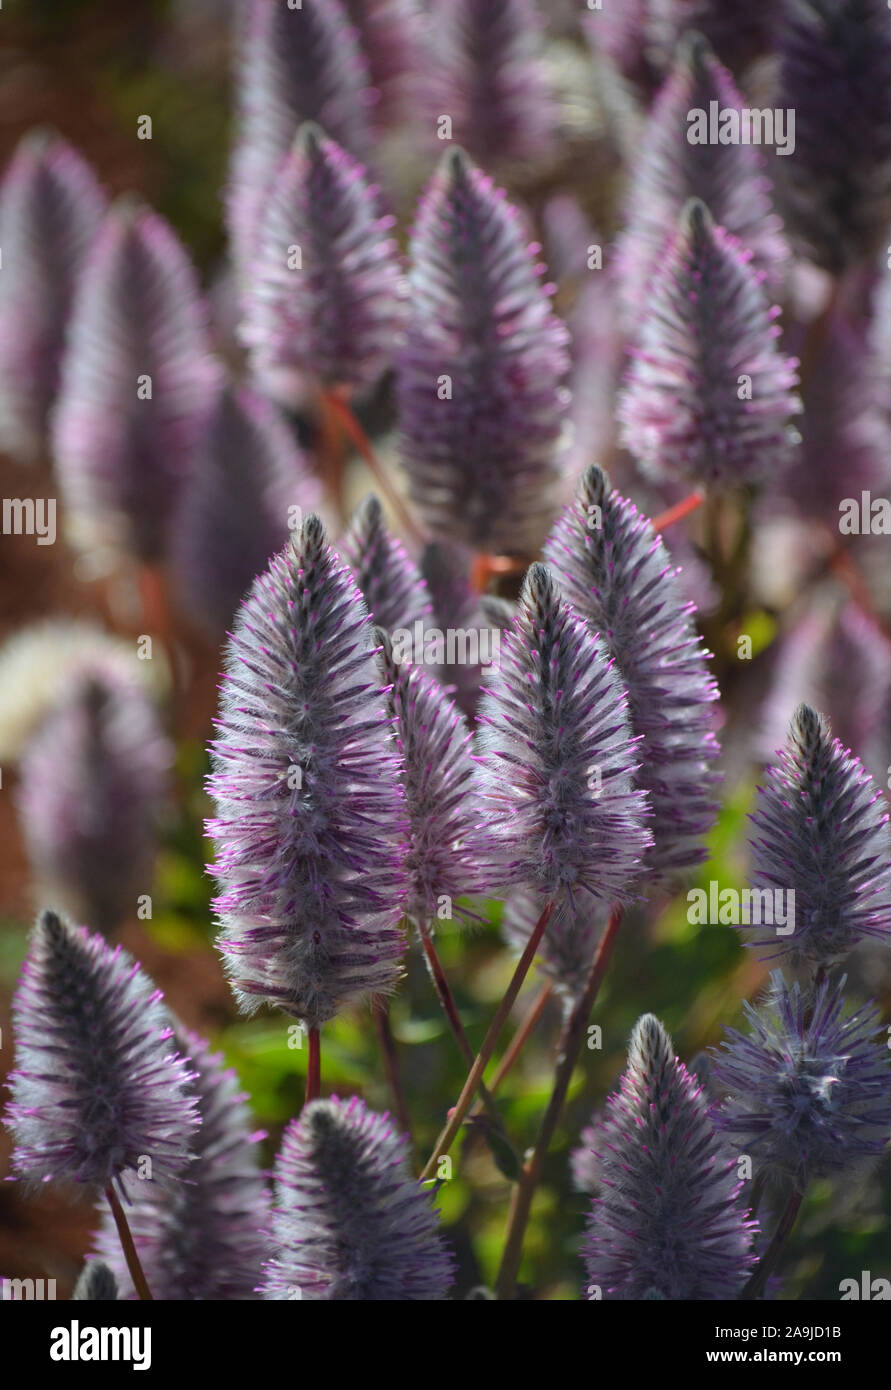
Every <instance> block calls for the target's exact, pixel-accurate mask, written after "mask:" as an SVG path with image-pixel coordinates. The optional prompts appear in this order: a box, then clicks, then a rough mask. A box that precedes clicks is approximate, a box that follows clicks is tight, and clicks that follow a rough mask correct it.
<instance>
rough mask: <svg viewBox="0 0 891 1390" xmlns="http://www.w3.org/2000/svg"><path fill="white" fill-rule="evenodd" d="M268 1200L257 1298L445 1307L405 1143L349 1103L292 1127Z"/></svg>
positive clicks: (428, 1221)
mask: <svg viewBox="0 0 891 1390" xmlns="http://www.w3.org/2000/svg"><path fill="white" fill-rule="evenodd" d="M275 1196H276V1206H275V1209H274V1213H273V1227H272V1237H273V1242H274V1244H275V1246H276V1249H277V1253H276V1255H275V1257H274V1258H273V1259H272V1260H270V1261H269V1262H268V1263H267V1265H266V1266H265V1278H264V1281H263V1286H262V1289H261V1293H262V1296H263V1298H265V1299H268V1300H281V1299H289V1298H295V1297H302V1298H303V1299H310V1300H312V1301H313V1302H319V1301H325V1300H332V1301H334V1300H340V1301H352V1302H356V1301H372V1302H394V1301H398V1302H419V1301H430V1300H442V1299H445V1298H446V1296H447V1294H448V1290H449V1287H450V1286H451V1283H452V1268H453V1262H452V1258H451V1256H450V1254H449V1253H448V1251H447V1249H446V1247H445V1245H444V1244H443V1241H442V1237H441V1236H440V1234H439V1231H438V1230H437V1213H436V1210H435V1209H434V1208H433V1207H432V1206H431V1205H430V1199H429V1196H428V1194H427V1193H426V1192H425V1191H424V1189H423V1188H422V1187H421V1186H420V1185H419V1184H418V1183H417V1182H416V1181H415V1180H414V1179H413V1178H412V1176H411V1174H410V1173H409V1170H408V1163H407V1157H406V1139H405V1138H404V1137H403V1136H401V1135H399V1134H397V1133H395V1131H394V1130H393V1128H392V1126H391V1124H390V1121H389V1117H388V1116H387V1115H376V1114H374V1113H373V1112H372V1111H370V1110H368V1109H366V1107H365V1104H364V1102H363V1101H361V1100H360V1099H359V1098H358V1096H352V1097H351V1098H350V1099H349V1100H345V1101H342V1100H339V1099H338V1098H337V1097H336V1096H332V1097H331V1099H330V1100H316V1101H313V1102H312V1103H311V1104H310V1105H307V1106H305V1107H304V1109H303V1110H302V1112H301V1114H300V1118H299V1119H297V1120H292V1121H291V1123H290V1125H289V1126H288V1128H287V1129H286V1130H285V1133H284V1137H283V1139H282V1147H281V1151H280V1152H279V1155H278V1158H277V1159H276V1165H275ZM297 1290H299V1293H298V1292H297Z"/></svg>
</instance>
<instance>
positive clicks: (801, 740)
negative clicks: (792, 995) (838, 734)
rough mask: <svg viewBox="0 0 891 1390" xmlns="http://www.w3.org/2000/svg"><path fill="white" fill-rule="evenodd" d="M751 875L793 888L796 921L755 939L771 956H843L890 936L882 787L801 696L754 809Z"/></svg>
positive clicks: (823, 960)
mask: <svg viewBox="0 0 891 1390" xmlns="http://www.w3.org/2000/svg"><path fill="white" fill-rule="evenodd" d="M752 823H753V826H754V834H753V835H752V838H751V847H752V875H751V877H752V884H753V886H754V887H755V888H756V889H768V890H773V891H774V892H778V891H779V892H785V893H786V897H787V901H788V899H789V896H790V894H792V893H794V916H790V925H791V924H792V922H793V921H794V930H793V931H792V932H791V933H790V934H785V933H787V932H788V927H786V928H785V929H784V934H783V935H780V934H773V933H772V934H771V935H769V936H763V937H760V938H759V939H757V940H755V941H753V942H752V943H751V944H752V945H754V946H770V947H771V952H770V956H771V959H774V958H777V957H780V956H791V957H792V958H793V959H795V960H799V959H801V958H804V959H805V960H809V961H813V962H815V963H817V964H820V965H829V964H832V963H833V962H835V961H839V960H841V959H842V958H843V957H844V956H846V955H847V954H848V953H849V952H850V951H852V950H853V948H854V947H855V946H856V945H857V944H858V943H859V942H860V941H861V940H862V939H863V938H864V937H867V936H871V937H877V938H879V939H880V940H885V941H887V940H889V939H891V832H889V828H888V809H887V804H886V802H885V798H884V797H883V795H882V793H881V791H880V790H879V788H878V787H877V786H876V784H875V782H874V781H873V780H872V778H871V777H870V775H869V773H868V772H867V771H866V769H865V768H864V766H863V764H862V763H861V762H860V760H859V758H855V757H853V755H852V754H851V753H850V752H848V751H847V750H846V749H845V748H843V747H842V745H841V743H840V742H839V740H838V739H833V737H832V735H831V733H830V731H829V727H828V725H827V724H826V721H825V720H824V719H823V718H822V717H821V715H819V714H817V713H816V712H815V711H814V710H812V709H811V708H810V707H809V706H808V705H799V707H798V709H797V710H796V712H795V715H794V716H793V719H792V726H791V729H790V733H789V739H788V742H787V744H786V747H785V748H784V749H783V750H782V751H781V753H780V755H779V761H778V762H777V764H776V765H775V766H774V767H770V768H768V769H767V774H766V777H765V784H764V787H763V788H761V789H759V793H758V800H757V805H756V808H755V811H754V813H753V815H752Z"/></svg>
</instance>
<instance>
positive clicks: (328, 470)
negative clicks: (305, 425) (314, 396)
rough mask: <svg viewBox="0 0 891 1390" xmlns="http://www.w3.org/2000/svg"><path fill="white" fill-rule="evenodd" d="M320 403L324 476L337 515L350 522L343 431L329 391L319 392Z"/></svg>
mask: <svg viewBox="0 0 891 1390" xmlns="http://www.w3.org/2000/svg"><path fill="white" fill-rule="evenodd" d="M318 402H319V432H318V451H319V459H320V463H321V468H322V476H323V478H324V480H325V482H326V484H327V485H328V487H329V488H330V490H331V496H332V498H333V499H334V505H335V507H336V508H337V514H338V516H339V517H340V519H341V521H344V522H345V521H347V520H348V516H347V508H346V502H345V499H344V489H343V472H344V469H343V442H344V436H343V429H342V427H341V422H340V418H339V416H338V415H336V414H335V411H334V407H333V406H332V404H331V397H330V395H329V394H328V392H327V391H320V392H319V396H318Z"/></svg>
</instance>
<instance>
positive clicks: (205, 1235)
mask: <svg viewBox="0 0 891 1390" xmlns="http://www.w3.org/2000/svg"><path fill="white" fill-rule="evenodd" d="M176 1042H177V1046H178V1047H179V1049H180V1052H181V1053H182V1055H183V1056H184V1057H185V1058H186V1061H187V1065H188V1067H189V1069H190V1071H191V1072H192V1073H193V1077H192V1081H191V1082H190V1085H189V1092H190V1094H191V1095H193V1096H194V1097H195V1098H196V1100H197V1102H198V1114H199V1117H200V1121H201V1126H200V1128H199V1130H198V1132H197V1134H196V1136H195V1139H194V1141H193V1150H194V1155H195V1157H194V1161H193V1162H192V1163H191V1165H190V1167H189V1172H188V1180H187V1181H184V1182H179V1183H176V1184H174V1185H170V1184H168V1185H166V1186H163V1185H162V1184H160V1183H158V1182H155V1181H154V1179H142V1180H133V1181H131V1180H130V1179H128V1178H125V1179H124V1180H123V1186H124V1191H125V1193H126V1195H127V1197H128V1198H129V1202H130V1205H129V1207H128V1210H127V1220H128V1223H129V1226H130V1230H131V1231H132V1233H133V1239H134V1242H135V1244H136V1248H137V1250H138V1251H139V1259H140V1263H141V1264H142V1267H143V1270H144V1271H145V1277H146V1280H147V1282H148V1286H149V1288H150V1289H151V1291H152V1293H153V1295H154V1297H155V1298H160V1299H178V1300H187V1301H194V1300H196V1299H197V1300H206V1299H211V1300H213V1299H227V1300H230V1299H252V1298H254V1297H255V1292H254V1291H255V1289H256V1285H257V1279H258V1277H259V1274H260V1269H261V1266H262V1263H263V1260H264V1258H265V1257H266V1255H267V1254H268V1253H269V1250H268V1241H267V1237H266V1234H265V1232H266V1228H267V1226H268V1221H269V1194H268V1192H267V1189H266V1183H265V1180H264V1177H263V1173H262V1171H261V1169H260V1156H259V1149H258V1145H259V1142H260V1140H261V1139H264V1138H265V1137H266V1136H265V1133H264V1131H263V1130H255V1129H254V1123H253V1117H252V1116H251V1113H250V1110H249V1109H248V1107H247V1105H246V1104H245V1101H246V1100H247V1096H246V1095H245V1094H244V1092H242V1091H241V1090H240V1088H239V1085H238V1078H237V1077H236V1075H235V1073H234V1072H233V1071H231V1070H229V1069H227V1068H226V1067H225V1066H224V1065H223V1058H222V1055H221V1054H220V1053H212V1052H211V1050H210V1047H209V1046H208V1044H207V1043H206V1042H205V1041H204V1039H203V1038H200V1037H199V1036H198V1035H197V1034H196V1033H192V1032H190V1031H188V1030H185V1029H183V1030H181V1031H179V1032H178V1033H177V1036H176ZM96 1253H97V1254H98V1255H99V1257H100V1258H101V1259H102V1260H104V1261H105V1262H106V1265H107V1266H108V1268H109V1269H110V1270H112V1271H113V1274H114V1277H115V1278H116V1280H117V1284H118V1286H119V1288H120V1295H119V1296H120V1297H121V1298H135V1297H136V1293H135V1290H134V1288H133V1283H132V1280H131V1278H130V1272H129V1270H128V1268H127V1263H126V1261H125V1259H124V1257H123V1255H122V1253H121V1247H120V1240H119V1238H118V1234H117V1228H116V1226H115V1224H114V1221H113V1219H112V1217H111V1213H110V1212H105V1213H104V1216H103V1226H102V1229H101V1231H100V1233H99V1235H98V1237H97V1240H96ZM103 1267H104V1266H103Z"/></svg>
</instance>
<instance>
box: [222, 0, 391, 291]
mask: <svg viewBox="0 0 891 1390" xmlns="http://www.w3.org/2000/svg"><path fill="white" fill-rule="evenodd" d="M239 27H240V33H239V34H237V35H236V38H237V41H238V42H237V53H238V61H237V72H236V109H237V120H236V137H235V145H234V149H233V153H232V162H231V167H230V179H229V188H228V190H227V199H226V211H227V220H228V225H229V236H230V238H231V241H232V250H233V254H234V258H235V262H236V265H237V266H238V267H239V269H240V270H241V271H242V272H243V273H244V274H245V275H247V273H248V271H249V269H250V265H251V263H252V260H253V257H254V255H255V253H256V249H257V248H256V237H257V230H258V226H259V222H260V218H261V216H262V213H263V209H264V206H265V204H266V201H267V198H268V196H269V193H270V190H271V189H272V187H273V185H274V183H275V180H276V175H277V174H278V171H279V170H280V168H281V166H282V161H283V159H284V157H285V155H286V154H287V153H288V150H289V149H290V147H291V144H292V141H293V139H294V132H295V130H296V129H297V127H298V126H299V125H300V124H301V122H303V121H317V122H318V123H319V125H321V126H323V127H324V129H325V130H326V131H327V132H328V134H329V135H330V136H331V138H332V140H336V141H337V143H338V144H339V145H342V146H343V147H344V149H347V150H349V151H350V153H351V154H352V155H354V156H355V158H356V159H361V160H365V159H366V158H367V156H368V154H369V152H370V149H371V129H370V124H369V119H370V112H371V108H372V106H373V102H374V93H373V91H372V89H371V87H370V84H369V75H368V68H367V65H366V62H365V59H364V57H363V55H362V52H361V50H360V48H359V43H358V38H357V35H356V32H355V30H354V29H353V28H352V26H351V25H350V23H349V21H348V19H347V15H346V12H345V10H344V8H343V5H342V4H341V0H303V3H302V4H301V5H299V6H293V7H292V6H290V5H286V4H280V3H279V0H247V3H246V4H245V5H244V7H243V14H242V16H241V19H240V25H239Z"/></svg>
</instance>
